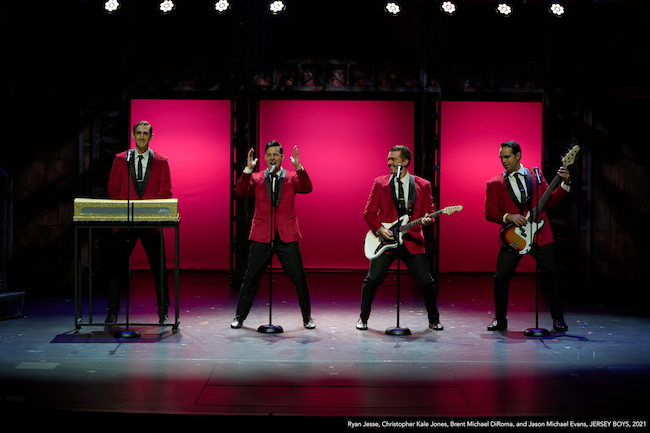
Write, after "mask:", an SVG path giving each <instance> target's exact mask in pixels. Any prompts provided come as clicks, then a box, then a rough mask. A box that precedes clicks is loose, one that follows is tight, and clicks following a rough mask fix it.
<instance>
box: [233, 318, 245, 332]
mask: <svg viewBox="0 0 650 433" xmlns="http://www.w3.org/2000/svg"><path fill="white" fill-rule="evenodd" d="M243 324H244V319H238V318H237V317H235V320H233V321H232V323H231V324H230V327H231V328H233V329H239V328H241V327H242V325H243Z"/></svg>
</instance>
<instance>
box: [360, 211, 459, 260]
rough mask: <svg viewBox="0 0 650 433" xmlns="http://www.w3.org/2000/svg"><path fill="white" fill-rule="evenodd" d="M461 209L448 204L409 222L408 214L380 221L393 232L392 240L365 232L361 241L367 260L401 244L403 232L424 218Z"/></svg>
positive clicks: (373, 258) (449, 213) (420, 222)
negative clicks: (393, 219)
mask: <svg viewBox="0 0 650 433" xmlns="http://www.w3.org/2000/svg"><path fill="white" fill-rule="evenodd" d="M462 210H463V206H460V205H459V206H448V207H446V208H444V209H442V210H439V211H437V212H433V213H430V214H427V215H425V216H423V217H422V218H418V219H416V220H413V221H411V222H409V216H408V215H402V216H401V217H399V218H398V219H397V221H393V222H392V223H382V225H383V226H384V228H386V229H387V230H390V231H391V232H392V233H393V240H389V239H384V237H383V236H377V235H375V234H374V233H373V232H372V231H371V230H369V231H368V233H367V234H366V239H365V240H364V241H363V252H364V253H365V254H366V257H368V260H375V259H376V258H377V257H379V256H380V255H382V254H383V252H384V251H386V250H390V249H393V248H397V247H399V246H400V245H402V236H403V235H404V233H406V232H408V231H409V230H410V229H411V228H413V227H415V226H417V225H420V224H422V220H423V219H424V218H435V217H437V216H438V215H442V214H443V213H446V214H447V215H451V214H453V213H454V212H460V211H462Z"/></svg>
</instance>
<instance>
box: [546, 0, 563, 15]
mask: <svg viewBox="0 0 650 433" xmlns="http://www.w3.org/2000/svg"><path fill="white" fill-rule="evenodd" d="M548 11H549V12H550V13H551V15H555V16H556V17H561V16H564V12H566V10H565V9H564V6H562V4H561V3H560V2H557V1H554V2H553V3H551V6H550V7H549V8H548Z"/></svg>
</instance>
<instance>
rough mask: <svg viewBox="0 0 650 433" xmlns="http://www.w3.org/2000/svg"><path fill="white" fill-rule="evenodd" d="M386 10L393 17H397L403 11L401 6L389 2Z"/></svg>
mask: <svg viewBox="0 0 650 433" xmlns="http://www.w3.org/2000/svg"><path fill="white" fill-rule="evenodd" d="M384 10H385V11H386V12H388V13H389V14H391V15H397V14H399V13H400V12H401V11H402V10H401V8H400V7H399V4H397V3H395V2H388V3H386V6H385V7H384Z"/></svg>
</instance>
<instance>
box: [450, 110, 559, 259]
mask: <svg viewBox="0 0 650 433" xmlns="http://www.w3.org/2000/svg"><path fill="white" fill-rule="evenodd" d="M441 119H442V124H441V137H440V138H441V144H440V146H441V152H440V165H441V171H440V188H441V189H440V200H441V203H440V204H441V207H445V206H449V205H456V204H461V205H463V207H464V209H463V211H462V212H457V213H455V214H453V215H450V216H445V215H443V216H442V217H441V218H440V224H441V225H440V272H494V271H495V269H496V258H497V254H498V239H499V229H500V227H499V225H498V224H495V223H491V222H488V221H487V220H486V219H485V214H484V209H485V190H486V185H487V181H488V180H489V179H490V178H491V177H493V176H495V175H497V174H499V173H502V172H503V166H502V165H501V161H500V159H499V145H500V144H501V143H503V142H504V141H508V140H514V141H516V142H517V143H519V144H520V145H521V149H522V152H521V153H522V157H521V163H522V164H523V165H524V167H527V168H530V169H532V168H533V167H534V166H537V167H541V154H542V104H541V103H539V102H468V101H444V102H443V103H442V107H441ZM545 175H554V174H553V173H545ZM551 177H553V176H551ZM534 271H535V261H534V260H533V259H532V258H531V257H529V256H526V257H524V258H523V259H522V261H521V263H520V265H519V268H518V272H534Z"/></svg>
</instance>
